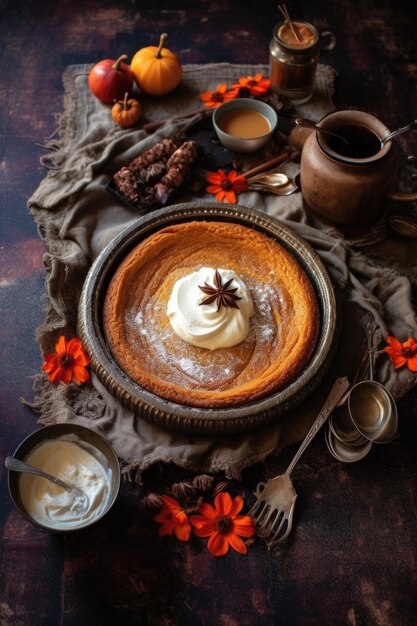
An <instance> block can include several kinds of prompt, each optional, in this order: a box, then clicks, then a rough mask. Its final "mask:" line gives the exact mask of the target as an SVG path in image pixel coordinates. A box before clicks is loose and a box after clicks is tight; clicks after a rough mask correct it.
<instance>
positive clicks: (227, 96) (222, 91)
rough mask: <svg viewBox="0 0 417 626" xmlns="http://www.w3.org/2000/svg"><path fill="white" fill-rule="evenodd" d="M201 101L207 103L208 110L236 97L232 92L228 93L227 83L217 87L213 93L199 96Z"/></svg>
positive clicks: (207, 92)
mask: <svg viewBox="0 0 417 626" xmlns="http://www.w3.org/2000/svg"><path fill="white" fill-rule="evenodd" d="M199 98H200V100H202V101H203V102H205V105H204V106H206V107H207V108H210V107H218V106H219V104H222V102H226V100H231V99H232V98H234V96H233V95H232V94H231V92H229V91H227V85H226V83H221V84H220V85H217V87H216V89H212V90H211V91H205V92H204V93H201V94H200V95H199Z"/></svg>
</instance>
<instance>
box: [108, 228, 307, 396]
mask: <svg viewBox="0 0 417 626" xmlns="http://www.w3.org/2000/svg"><path fill="white" fill-rule="evenodd" d="M205 267H209V268H215V269H218V268H225V270H228V271H231V272H232V273H233V272H235V273H236V276H238V277H239V280H241V281H243V283H244V284H245V285H246V287H247V289H248V290H249V293H250V296H251V299H252V302H253V311H252V314H251V317H250V320H249V330H248V333H247V335H246V337H245V338H244V339H243V340H242V341H240V342H239V343H238V344H237V345H233V346H231V347H230V346H229V347H225V348H223V347H219V348H216V349H208V348H206V347H200V346H197V345H193V344H192V343H190V342H188V341H186V340H184V339H183V338H182V337H180V336H179V335H178V334H177V333H176V332H175V331H174V329H173V327H172V325H171V321H170V318H169V316H168V314H167V307H168V302H169V301H170V298H171V295H172V293H173V290H174V287H175V285H176V284H177V283H178V281H180V280H181V279H183V278H184V277H186V276H189V275H190V274H192V273H193V272H198V271H199V270H200V269H201V268H205ZM231 286H233V285H231ZM205 287H206V290H205V291H206V293H205V294H204V293H202V297H203V298H205V299H206V301H207V298H208V299H209V300H213V299H214V300H215V298H210V296H207V293H209V294H210V293H214V292H213V288H214V283H213V284H209V285H208V287H209V288H208V289H207V284H206V285H205ZM210 289H211V290H212V291H211V292H210ZM229 289H230V288H229ZM238 294H239V292H236V296H237V297H236V298H229V300H231V299H233V300H234V301H235V302H236V305H237V307H239V300H238V297H239V296H238ZM216 302H217V304H219V306H220V307H221V306H227V298H226V300H225V301H221V298H218V299H217V301H216ZM198 306H201V305H200V303H198ZM203 306H204V305H203ZM234 308H236V306H235V307H234ZM103 322H104V332H105V337H106V340H107V342H108V346H109V348H110V351H111V353H112V356H113V358H114V360H115V362H116V363H117V364H118V365H119V367H120V368H121V369H122V370H123V371H124V372H125V374H126V375H127V376H128V377H129V378H130V379H132V380H133V381H135V382H136V383H137V384H138V385H140V386H141V387H142V388H144V389H146V390H148V391H150V392H152V393H153V394H156V395H157V396H159V397H161V398H164V399H166V400H169V401H172V402H175V403H179V404H183V405H188V406H195V407H210V408H220V407H231V406H236V405H240V404H246V403H249V402H252V401H253V400H256V399H259V398H263V397H265V396H267V395H269V394H271V393H272V392H275V391H277V390H279V389H281V388H283V387H284V386H285V385H287V384H289V383H290V382H291V381H293V380H294V378H295V377H296V376H297V375H298V374H299V373H300V372H301V371H302V370H303V368H304V367H305V366H306V364H307V363H308V361H309V359H310V357H311V355H312V353H313V351H314V348H315V345H316V341H317V336H318V330H319V308H318V304H317V298H316V295H315V291H314V288H313V286H312V284H311V282H310V280H309V278H308V277H307V275H306V273H305V272H304V270H303V269H302V268H301V266H300V264H299V263H298V262H297V260H296V259H295V258H294V256H293V255H292V254H291V253H290V252H288V251H287V250H286V249H285V247H283V246H282V245H281V244H280V243H278V242H277V241H276V240H275V239H273V238H272V237H269V236H267V235H265V234H263V233H261V232H259V231H257V230H254V229H252V228H249V227H247V226H243V225H240V224H237V223H232V222H221V221H190V222H185V223H178V224H174V225H172V226H168V227H166V228H163V229H161V230H159V231H158V232H156V233H154V234H151V235H150V236H148V237H147V238H146V239H144V240H143V241H142V242H140V243H139V244H138V245H137V246H136V247H135V248H134V249H133V250H132V251H131V252H130V253H129V254H128V256H127V257H126V258H125V259H123V260H122V262H121V263H120V265H119V266H118V267H117V269H116V271H115V273H114V275H113V277H112V278H111V281H110V284H109V287H108V290H107V293H106V296H105V301H104V313H103Z"/></svg>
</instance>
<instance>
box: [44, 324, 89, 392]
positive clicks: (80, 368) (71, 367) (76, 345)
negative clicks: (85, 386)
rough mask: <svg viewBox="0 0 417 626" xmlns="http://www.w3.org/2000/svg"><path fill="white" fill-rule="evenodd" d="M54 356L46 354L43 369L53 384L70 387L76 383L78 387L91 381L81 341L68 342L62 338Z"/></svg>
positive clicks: (75, 339) (72, 340)
mask: <svg viewBox="0 0 417 626" xmlns="http://www.w3.org/2000/svg"><path fill="white" fill-rule="evenodd" d="M55 350H56V352H55V353H54V354H46V355H45V361H44V363H43V364H42V369H43V370H44V371H45V372H46V373H47V374H48V378H49V380H50V381H51V382H52V383H56V382H62V383H65V384H66V385H68V384H69V383H70V382H74V383H75V384H76V385H80V384H81V383H85V382H87V381H88V380H90V374H89V372H88V371H87V370H86V367H87V366H88V365H89V360H88V358H87V355H86V353H85V352H84V348H83V347H82V345H81V341H80V340H79V339H77V338H76V337H74V338H73V339H71V340H70V341H67V340H66V339H65V337H64V336H63V335H61V336H60V338H59V340H58V343H57V344H56V346H55Z"/></svg>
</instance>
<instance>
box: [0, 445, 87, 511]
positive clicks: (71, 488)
mask: <svg viewBox="0 0 417 626" xmlns="http://www.w3.org/2000/svg"><path fill="white" fill-rule="evenodd" d="M4 464H5V466H6V467H7V469H8V470H12V471H13V472H27V473H28V474H35V475H36V476H41V477H42V478H46V479H47V480H50V481H51V482H52V483H55V484H56V485H59V487H62V488H63V489H65V490H66V491H67V492H68V493H69V494H70V496H71V497H72V498H74V503H75V504H76V510H77V513H81V514H84V513H86V511H87V509H88V507H89V506H90V499H89V497H88V495H87V494H86V493H85V491H83V490H82V489H80V488H79V487H77V486H76V485H73V484H72V483H67V482H66V481H64V480H61V479H60V478H57V477H56V476H52V475H51V474H48V473H47V472H43V471H42V470H40V469H37V468H36V467H33V466H32V465H28V464H27V463H24V462H23V461H20V459H16V458H15V457H14V456H7V457H6V459H5V461H4Z"/></svg>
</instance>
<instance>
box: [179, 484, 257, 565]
mask: <svg viewBox="0 0 417 626" xmlns="http://www.w3.org/2000/svg"><path fill="white" fill-rule="evenodd" d="M242 507H243V499H242V498H241V497H240V496H236V498H234V500H232V498H231V497H230V495H229V494H228V493H227V492H221V493H219V494H217V496H216V497H215V499H214V508H213V507H212V506H211V505H210V504H206V503H205V504H203V505H202V506H201V507H200V513H201V515H192V516H191V517H190V523H191V524H192V525H193V527H194V534H196V535H197V537H209V540H208V544H207V548H208V550H209V552H210V553H211V554H212V555H213V556H223V555H224V554H226V553H227V552H228V550H229V546H231V547H232V548H233V549H234V550H236V552H239V553H240V554H246V551H247V548H246V544H245V543H244V542H243V541H242V539H241V537H252V536H253V535H254V534H255V527H254V524H253V520H252V518H251V517H250V516H249V515H238V513H239V512H240V511H241V510H242Z"/></svg>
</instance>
